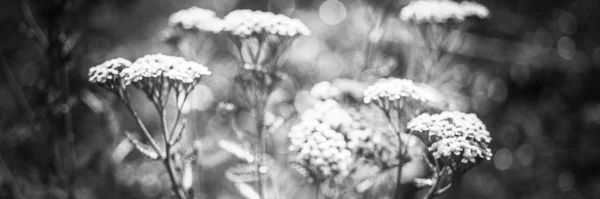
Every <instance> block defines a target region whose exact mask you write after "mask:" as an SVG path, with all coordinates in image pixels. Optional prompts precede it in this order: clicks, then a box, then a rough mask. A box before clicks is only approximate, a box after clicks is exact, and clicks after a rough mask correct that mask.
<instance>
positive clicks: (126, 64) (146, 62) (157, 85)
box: [89, 54, 211, 198]
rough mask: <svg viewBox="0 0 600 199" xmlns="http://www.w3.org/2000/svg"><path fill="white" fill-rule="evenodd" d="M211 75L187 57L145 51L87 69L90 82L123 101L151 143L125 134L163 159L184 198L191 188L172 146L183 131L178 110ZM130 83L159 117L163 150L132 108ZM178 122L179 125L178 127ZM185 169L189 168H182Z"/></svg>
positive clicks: (148, 154) (141, 148)
mask: <svg viewBox="0 0 600 199" xmlns="http://www.w3.org/2000/svg"><path fill="white" fill-rule="evenodd" d="M207 75H211V72H210V71H209V70H208V68H207V67H205V66H203V65H201V64H198V63H195V62H191V61H186V60H185V59H183V58H180V57H174V56H167V55H162V54H153V55H146V56H144V57H141V58H139V59H138V60H136V61H135V62H133V63H131V62H130V61H128V60H125V59H122V58H117V59H113V60H109V61H106V62H105V63H103V64H100V65H98V66H95V67H92V68H91V69H90V73H89V76H90V79H89V80H90V82H92V83H97V84H99V85H100V86H102V87H104V88H105V89H107V90H109V91H111V92H113V93H115V94H116V95H117V96H118V97H119V98H120V99H121V100H122V101H123V102H124V104H125V105H126V107H127V108H128V110H129V112H131V113H132V114H133V116H134V119H135V120H136V122H137V124H138V126H139V127H140V129H141V130H142V132H143V134H144V136H145V138H146V139H147V140H148V141H149V142H150V144H151V145H150V146H148V145H146V144H144V143H143V142H141V141H138V140H137V139H136V138H135V137H134V136H132V135H130V134H127V138H128V139H129V140H130V141H131V143H132V144H133V145H134V146H135V147H136V149H138V151H139V152H141V153H142V154H144V155H145V156H146V157H148V158H150V159H153V160H160V161H162V162H163V164H164V166H165V167H166V169H167V172H168V174H169V176H170V178H171V183H172V189H173V191H174V192H175V194H176V195H177V196H178V197H179V198H187V194H186V191H187V189H189V188H190V186H191V185H190V184H191V183H190V181H189V180H181V178H180V177H184V179H191V178H185V177H186V176H190V175H189V174H187V173H185V172H184V173H180V172H177V170H176V168H175V167H176V164H181V163H180V162H174V161H175V158H174V157H175V154H176V153H177V152H176V151H174V146H175V145H177V144H178V143H179V142H180V141H181V138H182V134H183V132H184V131H185V123H184V122H181V111H182V108H183V104H184V103H185V101H186V99H187V97H188V95H189V94H190V93H191V92H192V90H193V89H194V88H195V86H196V85H197V84H198V83H200V81H201V80H202V77H204V76H207ZM130 85H131V86H133V87H135V88H137V89H139V90H141V91H142V92H144V94H146V96H147V98H148V99H149V100H150V101H151V102H152V104H153V105H154V107H155V108H156V110H157V111H158V114H159V117H160V119H161V127H162V129H161V131H162V135H163V139H164V143H165V146H164V151H163V150H162V149H161V147H159V146H158V144H157V142H156V140H155V139H154V138H153V137H152V135H151V134H150V132H149V131H148V130H147V128H146V127H145V125H144V123H143V122H142V120H141V119H140V117H139V116H138V114H137V112H136V111H135V109H134V108H133V104H132V101H131V100H130V98H129V94H128V93H127V91H126V90H125V89H126V87H127V86H130ZM171 97H174V99H175V104H176V106H175V107H176V116H175V120H174V121H173V123H172V124H171V127H170V128H169V125H168V124H167V104H168V103H169V100H170V99H171ZM178 126H180V127H179V129H178V128H177V127H178ZM180 169H181V168H180ZM183 170H185V171H188V170H190V169H183Z"/></svg>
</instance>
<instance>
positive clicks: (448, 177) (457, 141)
mask: <svg viewBox="0 0 600 199" xmlns="http://www.w3.org/2000/svg"><path fill="white" fill-rule="evenodd" d="M408 129H409V131H411V132H414V133H415V134H416V135H418V137H419V138H420V139H421V140H422V141H423V142H424V143H425V144H426V145H427V146H428V147H429V148H428V151H429V152H430V156H428V155H424V157H423V159H424V160H425V161H426V162H427V163H428V165H429V167H430V169H431V171H432V173H433V176H432V177H431V178H430V179H418V180H416V183H417V184H418V185H421V186H431V188H430V190H429V192H428V193H427V195H426V196H425V198H430V197H433V196H435V195H440V194H442V193H443V192H444V191H446V190H447V189H448V188H449V187H450V186H451V185H452V180H453V179H456V178H459V177H460V176H461V175H462V174H463V173H464V172H466V171H467V170H469V169H470V168H472V167H473V166H474V165H476V164H477V163H479V162H480V161H481V160H490V158H491V157H492V152H491V150H490V149H489V148H488V145H489V143H490V141H491V138H490V133H489V132H488V131H487V130H486V127H485V125H484V124H483V123H482V122H481V120H479V118H477V116H476V115H475V114H467V113H462V112H456V111H446V112H442V113H440V114H431V115H430V114H422V115H419V116H417V117H416V118H414V119H413V120H411V121H410V122H409V123H408ZM432 162H433V163H432ZM443 181H449V182H448V183H447V184H446V185H444V186H443V185H442V184H443Z"/></svg>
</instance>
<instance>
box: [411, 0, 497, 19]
mask: <svg viewBox="0 0 600 199" xmlns="http://www.w3.org/2000/svg"><path fill="white" fill-rule="evenodd" d="M488 16H489V10H488V9H487V8H486V7H485V6H483V5H481V4H479V3H476V2H470V1H463V2H460V3H458V2H455V1H450V0H420V1H412V2H410V3H409V4H408V5H407V6H406V7H404V8H403V9H402V11H401V12H400V19H402V20H403V21H410V22H414V23H417V24H422V23H445V22H448V21H450V20H453V21H455V22H462V21H464V20H465V19H466V18H467V17H478V18H486V17H488Z"/></svg>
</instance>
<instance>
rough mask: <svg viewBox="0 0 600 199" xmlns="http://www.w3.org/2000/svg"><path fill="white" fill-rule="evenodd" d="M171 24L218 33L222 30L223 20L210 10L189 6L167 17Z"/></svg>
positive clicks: (186, 28) (187, 28)
mask: <svg viewBox="0 0 600 199" xmlns="http://www.w3.org/2000/svg"><path fill="white" fill-rule="evenodd" d="M169 24H170V25H171V26H181V27H182V28H183V29H185V30H198V31H206V32H212V33H218V32H221V30H223V25H224V24H223V20H222V19H220V18H218V17H217V16H216V14H215V12H213V11H212V10H207V9H202V8H198V7H191V8H189V9H185V10H180V11H178V12H176V13H174V14H172V15H171V17H170V18H169Z"/></svg>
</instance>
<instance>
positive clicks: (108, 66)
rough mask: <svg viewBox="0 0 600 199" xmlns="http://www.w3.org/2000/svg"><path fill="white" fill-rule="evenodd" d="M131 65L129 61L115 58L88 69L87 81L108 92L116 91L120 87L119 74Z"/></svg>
mask: <svg viewBox="0 0 600 199" xmlns="http://www.w3.org/2000/svg"><path fill="white" fill-rule="evenodd" d="M130 65H131V62H130V61H129V60H126V59H123V58H116V59H111V60H108V61H105V62H104V63H102V64H100V65H97V66H94V67H92V68H90V71H89V74H88V75H89V76H90V79H89V81H90V82H92V83H97V84H99V85H101V86H102V87H104V88H106V89H108V90H113V91H114V90H116V89H118V88H120V87H122V86H123V85H121V78H120V76H119V73H121V71H122V70H123V69H125V68H127V67H129V66H130Z"/></svg>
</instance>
